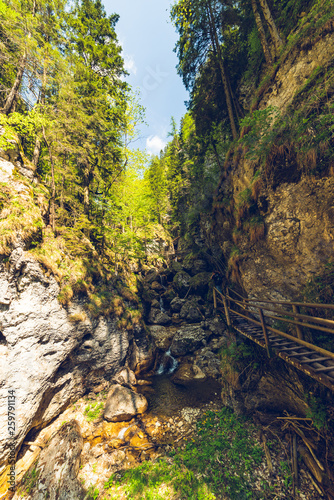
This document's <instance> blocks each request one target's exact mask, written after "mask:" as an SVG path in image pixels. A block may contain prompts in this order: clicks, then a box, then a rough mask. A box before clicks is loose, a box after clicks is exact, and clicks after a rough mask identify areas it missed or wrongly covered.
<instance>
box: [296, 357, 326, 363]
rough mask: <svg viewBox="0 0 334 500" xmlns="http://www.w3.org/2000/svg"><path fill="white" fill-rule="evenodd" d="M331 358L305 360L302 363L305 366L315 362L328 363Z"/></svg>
mask: <svg viewBox="0 0 334 500" xmlns="http://www.w3.org/2000/svg"><path fill="white" fill-rule="evenodd" d="M329 359H330V358H325V357H323V358H314V359H312V358H311V359H305V360H304V359H303V360H302V361H300V363H301V364H304V363H315V362H318V361H327V360H329Z"/></svg>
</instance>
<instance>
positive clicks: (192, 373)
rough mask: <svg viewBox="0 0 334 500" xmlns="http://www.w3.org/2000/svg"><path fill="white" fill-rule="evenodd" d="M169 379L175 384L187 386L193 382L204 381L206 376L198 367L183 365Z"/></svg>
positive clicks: (188, 364)
mask: <svg viewBox="0 0 334 500" xmlns="http://www.w3.org/2000/svg"><path fill="white" fill-rule="evenodd" d="M171 379H172V381H173V382H174V383H175V384H180V385H187V384H189V383H191V382H193V381H194V380H202V381H203V380H205V379H206V375H205V374H204V373H203V371H202V370H201V369H200V367H199V366H197V365H193V364H190V363H184V364H182V365H181V366H180V367H179V368H178V369H177V370H176V372H175V373H174V374H173V375H172V377H171Z"/></svg>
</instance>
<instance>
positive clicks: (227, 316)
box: [223, 297, 232, 327]
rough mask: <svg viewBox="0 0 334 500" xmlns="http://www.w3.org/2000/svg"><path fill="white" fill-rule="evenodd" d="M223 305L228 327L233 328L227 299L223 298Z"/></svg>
mask: <svg viewBox="0 0 334 500" xmlns="http://www.w3.org/2000/svg"><path fill="white" fill-rule="evenodd" d="M223 303H224V311H225V317H226V322H227V326H229V327H230V326H232V323H231V318H230V313H229V310H228V305H227V300H226V297H223Z"/></svg>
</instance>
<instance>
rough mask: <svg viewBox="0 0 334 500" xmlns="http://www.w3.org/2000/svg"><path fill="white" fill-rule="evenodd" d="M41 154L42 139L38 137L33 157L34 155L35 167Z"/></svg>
mask: <svg viewBox="0 0 334 500" xmlns="http://www.w3.org/2000/svg"><path fill="white" fill-rule="evenodd" d="M40 154H41V141H40V140H39V138H38V137H37V138H36V142H35V147H34V153H33V157H32V162H33V164H34V166H35V168H37V165H38V160H39V157H40Z"/></svg>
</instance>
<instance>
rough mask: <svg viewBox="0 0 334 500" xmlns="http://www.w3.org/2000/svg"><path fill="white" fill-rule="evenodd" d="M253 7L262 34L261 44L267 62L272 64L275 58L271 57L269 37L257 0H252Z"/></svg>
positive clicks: (258, 28)
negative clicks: (267, 36)
mask: <svg viewBox="0 0 334 500" xmlns="http://www.w3.org/2000/svg"><path fill="white" fill-rule="evenodd" d="M252 7H253V12H254V17H255V22H256V26H257V30H258V32H259V35H260V40H261V45H262V48H263V52H264V57H265V59H266V62H267V64H270V65H272V63H273V60H272V57H271V54H270V50H269V47H268V43H267V39H266V34H265V31H264V27H263V24H262V19H261V16H260V12H259V10H258V8H257V4H256V0H252Z"/></svg>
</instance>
